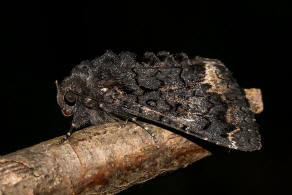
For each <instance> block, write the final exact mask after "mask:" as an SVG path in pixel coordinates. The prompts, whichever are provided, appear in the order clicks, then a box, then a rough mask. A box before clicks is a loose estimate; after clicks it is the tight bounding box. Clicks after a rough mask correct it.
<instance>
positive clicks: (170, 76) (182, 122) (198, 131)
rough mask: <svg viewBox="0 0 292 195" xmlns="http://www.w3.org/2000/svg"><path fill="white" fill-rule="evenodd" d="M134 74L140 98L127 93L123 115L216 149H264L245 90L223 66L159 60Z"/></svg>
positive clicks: (205, 61)
mask: <svg viewBox="0 0 292 195" xmlns="http://www.w3.org/2000/svg"><path fill="white" fill-rule="evenodd" d="M132 71H133V72H134V73H135V74H136V76H135V78H136V80H135V82H136V84H137V86H138V88H139V90H140V94H139V95H138V96H135V98H133V96H132V95H131V93H128V95H127V96H125V97H126V98H123V101H122V102H123V103H122V104H120V105H122V107H121V108H119V109H120V110H123V111H124V112H125V113H127V114H130V115H133V116H137V117H140V118H144V119H147V120H148V121H154V122H158V123H161V124H164V125H166V126H169V127H173V128H175V129H177V130H180V131H182V132H185V133H187V134H190V135H194V136H196V137H199V138H201V139H204V140H208V141H210V142H213V143H215V144H218V145H223V146H227V147H229V148H233V149H238V150H243V151H252V150H258V149H260V147H261V142H260V135H259V132H258V126H257V124H256V123H255V119H254V114H253V113H252V112H251V111H250V109H249V105H248V102H247V100H246V98H245V96H244V93H243V91H242V89H241V88H240V87H239V86H238V84H237V82H236V81H235V80H234V78H233V77H232V75H231V73H230V71H229V70H228V69H227V68H226V67H225V66H224V65H223V64H222V63H221V62H220V61H218V60H211V59H205V58H195V59H191V60H189V61H188V63H185V64H175V63H174V64H170V63H167V62H166V63H165V62H164V63H161V61H159V62H158V63H152V65H151V64H149V63H144V64H143V66H142V65H141V66H140V67H139V66H138V67H137V66H136V67H135V68H133V69H132ZM125 94H127V93H126V92H125ZM121 97H123V96H121Z"/></svg>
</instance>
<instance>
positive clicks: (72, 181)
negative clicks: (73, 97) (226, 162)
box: [0, 89, 262, 195]
mask: <svg viewBox="0 0 292 195" xmlns="http://www.w3.org/2000/svg"><path fill="white" fill-rule="evenodd" d="M252 90H253V89H252ZM245 91H246V90H245ZM247 91H248V90H247ZM250 94H254V95H249V97H248V99H249V102H250V106H251V107H252V106H253V108H254V110H253V112H255V113H259V112H260V111H259V110H262V108H260V107H261V106H262V104H261V101H252V100H253V99H259V97H258V96H259V95H260V93H258V92H257V93H250ZM260 99H261V98H260ZM257 102H259V103H257ZM253 104H256V105H253ZM147 126H148V127H149V128H151V130H152V131H153V133H154V134H155V136H156V137H157V143H155V142H154V140H153V139H152V138H151V136H150V135H149V134H148V133H147V132H146V131H144V130H143V129H141V128H140V127H139V126H136V125H135V124H133V123H127V124H123V123H110V124H106V125H102V126H98V127H89V128H86V129H83V130H80V131H78V132H76V133H74V134H73V136H72V137H71V138H70V139H69V140H68V141H66V142H64V143H60V140H61V139H62V137H58V138H55V139H52V140H49V141H46V142H42V143H40V144H37V145H35V146H32V147H29V148H25V149H22V150H19V151H17V152H14V153H11V154H8V155H5V156H2V157H0V195H2V194H3V195H4V194H23V195H25V194H116V193H118V192H120V191H122V190H124V189H127V188H129V187H130V186H132V185H134V184H138V183H142V182H145V181H147V180H150V179H152V178H154V177H156V176H157V175H159V174H162V173H164V172H167V171H172V170H176V169H179V168H183V167H186V166H188V165H189V164H191V163H193V162H195V161H197V160H200V159H202V158H204V157H206V156H208V155H210V152H208V151H207V150H205V149H204V148H202V147H200V146H198V145H197V144H195V143H193V142H191V141H189V140H188V139H186V138H184V137H181V136H179V135H177V134H175V133H173V132H170V131H168V130H165V129H162V128H159V127H157V126H153V125H147Z"/></svg>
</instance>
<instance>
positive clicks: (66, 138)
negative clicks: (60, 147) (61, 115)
mask: <svg viewBox="0 0 292 195" xmlns="http://www.w3.org/2000/svg"><path fill="white" fill-rule="evenodd" d="M72 134H73V126H71V127H70V129H69V131H68V132H67V133H66V135H65V137H63V138H62V139H61V141H60V144H61V143H64V142H65V141H67V140H68V139H69V138H70V137H71V135H72Z"/></svg>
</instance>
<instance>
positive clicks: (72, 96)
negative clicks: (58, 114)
mask: <svg viewBox="0 0 292 195" xmlns="http://www.w3.org/2000/svg"><path fill="white" fill-rule="evenodd" d="M56 87H57V102H58V104H59V106H60V108H61V111H62V114H63V115H64V116H66V117H69V116H72V115H73V114H74V109H75V106H76V103H77V101H78V95H77V94H76V93H74V91H73V90H72V89H71V88H70V87H69V86H67V85H66V83H65V85H64V83H63V82H62V83H61V85H59V83H58V81H56Z"/></svg>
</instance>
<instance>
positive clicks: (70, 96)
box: [64, 91, 77, 106]
mask: <svg viewBox="0 0 292 195" xmlns="http://www.w3.org/2000/svg"><path fill="white" fill-rule="evenodd" d="M64 100H65V102H66V104H68V105H69V106H73V105H74V104H75V103H76V100H77V96H76V94H74V93H72V92H70V91H68V92H67V93H66V94H65V96H64Z"/></svg>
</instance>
